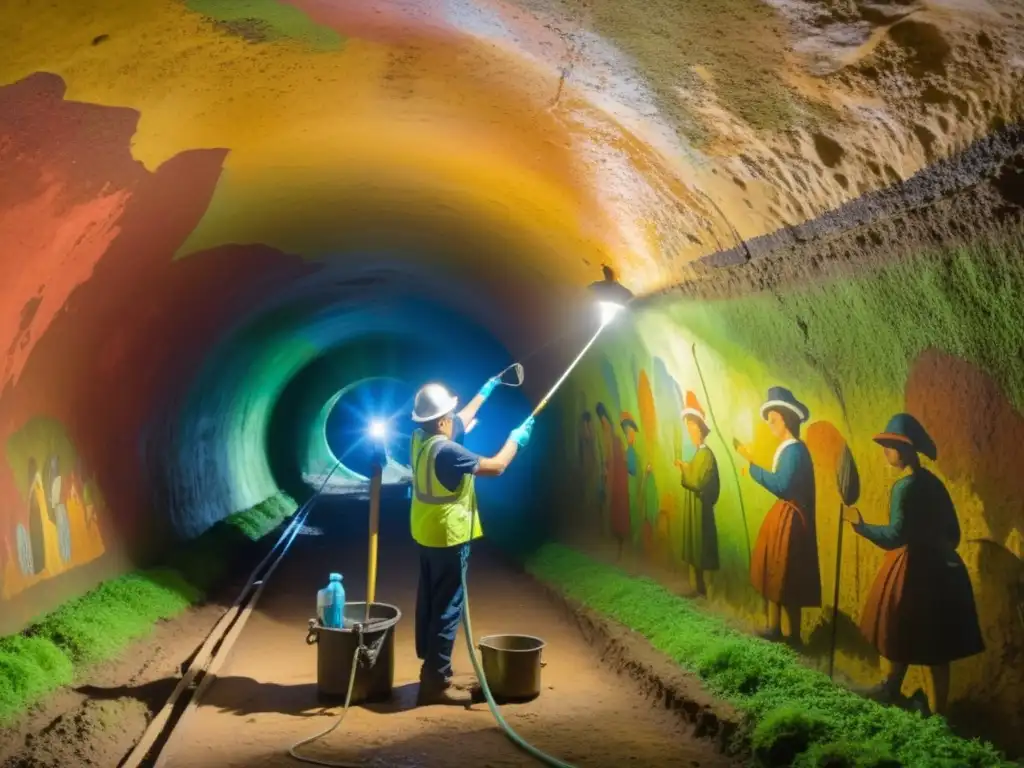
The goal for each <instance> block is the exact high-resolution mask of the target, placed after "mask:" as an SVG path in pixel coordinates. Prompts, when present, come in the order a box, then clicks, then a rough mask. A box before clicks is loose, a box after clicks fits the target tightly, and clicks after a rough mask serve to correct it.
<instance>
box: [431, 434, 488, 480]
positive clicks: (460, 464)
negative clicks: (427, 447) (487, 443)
mask: <svg viewBox="0 0 1024 768" xmlns="http://www.w3.org/2000/svg"><path fill="white" fill-rule="evenodd" d="M465 436H466V430H465V427H464V425H463V424H462V419H460V418H459V417H458V416H456V417H455V430H454V433H453V435H452V439H451V440H445V441H444V444H443V445H442V446H441V448H440V450H438V452H437V457H436V458H435V459H434V472H436V473H437V479H438V480H440V481H441V485H443V486H444V487H445V488H447V489H448V490H449V491H451V492H452V493H454V492H455V489H457V488H458V487H459V483H461V482H462V478H463V476H464V475H475V474H476V471H477V470H478V469H479V468H480V457H479V456H477V455H476V454H475V453H473V452H472V451H470V450H469V449H467V448H465V447H464V446H463V445H462V440H463V438H465Z"/></svg>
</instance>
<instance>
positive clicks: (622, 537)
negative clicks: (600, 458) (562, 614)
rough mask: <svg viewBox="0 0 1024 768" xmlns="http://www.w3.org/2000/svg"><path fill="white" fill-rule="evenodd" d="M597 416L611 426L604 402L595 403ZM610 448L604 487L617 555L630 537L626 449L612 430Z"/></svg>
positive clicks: (609, 435) (606, 455)
mask: <svg viewBox="0 0 1024 768" xmlns="http://www.w3.org/2000/svg"><path fill="white" fill-rule="evenodd" d="M597 417H598V418H599V419H600V420H601V423H602V425H604V424H607V425H608V427H609V428H611V423H612V422H611V419H610V418H609V415H608V408H607V407H606V406H605V404H604V403H598V404H597ZM608 438H609V443H610V446H611V450H610V451H608V453H606V454H605V460H606V462H607V465H606V466H607V481H606V484H605V487H606V489H607V494H608V500H607V503H608V515H609V518H610V523H611V534H612V537H613V538H614V539H615V540H616V541H618V544H619V556H620V557H621V556H622V550H623V548H624V547H625V544H626V542H627V541H629V539H630V534H631V531H630V520H629V465H628V464H627V459H626V451H625V449H624V448H623V447H622V440H621V439H619V436H618V435H616V434H615V432H614V430H611V431H610V434H608Z"/></svg>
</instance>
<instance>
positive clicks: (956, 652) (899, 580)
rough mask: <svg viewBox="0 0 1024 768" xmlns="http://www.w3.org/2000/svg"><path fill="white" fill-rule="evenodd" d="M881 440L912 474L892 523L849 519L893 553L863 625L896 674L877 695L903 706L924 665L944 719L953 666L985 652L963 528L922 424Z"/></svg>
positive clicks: (903, 419) (933, 704) (906, 420)
mask: <svg viewBox="0 0 1024 768" xmlns="http://www.w3.org/2000/svg"><path fill="white" fill-rule="evenodd" d="M874 440H875V442H876V443H878V444H879V445H880V446H882V448H883V449H884V451H885V459H886V461H888V462H889V464H890V465H891V466H893V467H895V468H896V469H899V470H905V471H907V472H908V473H909V474H907V475H906V476H905V477H902V478H900V480H898V481H897V482H896V484H895V485H893V488H892V494H891V496H890V500H889V522H888V523H887V524H885V525H871V524H869V523H866V522H864V518H863V517H862V516H861V514H860V512H859V511H858V510H857V509H856V508H855V507H850V508H848V509H847V510H846V512H845V513H844V517H845V518H846V519H847V520H848V521H849V522H850V523H851V524H852V525H853V530H854V531H856V533H857V534H858V535H860V536H863V537H864V538H865V539H867V540H868V541H870V542H871V543H872V544H874V545H875V546H878V547H881V548H882V549H884V550H887V554H886V556H885V560H884V562H883V563H882V567H881V569H880V570H879V572H878V576H877V577H876V578H875V582H874V585H873V586H872V587H871V591H870V592H869V593H868V598H867V601H866V603H865V604H864V612H863V615H862V616H861V622H860V626H861V631H862V632H863V633H864V636H865V637H866V638H867V639H868V640H869V641H870V642H871V643H873V644H874V646H875V647H876V648H877V649H878V653H879V654H880V655H881V656H882V657H883V658H884V659H886V660H888V661H889V662H890V664H891V671H890V673H889V675H888V677H886V679H885V680H884V681H883V682H882V683H880V684H879V685H878V686H876V687H875V688H874V689H872V690H871V692H870V693H869V695H871V696H872V698H875V699H877V700H880V701H884V702H892V701H896V700H898V699H899V697H900V689H901V688H902V687H903V681H904V678H905V677H906V675H907V668H908V667H909V666H910V665H911V664H917V665H922V666H924V667H927V668H928V673H929V674H928V675H927V687H928V688H929V690H928V691H927V696H928V706H929V708H930V710H931V712H934V713H940V714H941V713H944V712H945V710H946V705H947V703H948V700H949V683H950V662H952V661H956V660H957V659H964V658H967V657H968V656H974V655H975V654H978V653H981V652H982V651H983V650H984V649H985V645H984V642H983V640H982V637H981V628H980V626H979V623H978V611H977V607H976V606H975V603H974V592H973V590H972V588H971V579H970V575H969V574H968V573H967V567H966V566H965V565H964V561H963V560H962V559H961V558H960V555H959V554H957V551H956V548H957V547H958V546H959V544H960V523H959V521H958V520H957V515H956V509H955V508H954V506H953V500H952V499H951V498H950V496H949V492H948V491H947V490H946V487H945V485H943V483H942V481H941V480H939V478H937V477H936V476H935V475H933V474H932V473H931V472H929V471H928V470H927V469H925V468H924V467H922V466H921V460H920V455H924V456H927V457H928V458H929V459H932V460H933V461H934V460H935V459H936V458H937V456H938V451H937V449H936V447H935V443H934V442H933V441H932V439H931V437H930V436H929V435H928V433H927V431H925V428H924V427H923V426H921V424H920V422H918V421H917V419H915V418H914V417H913V416H910V415H909V414H906V413H900V414H897V415H895V416H893V417H892V418H891V419H890V420H889V423H888V424H887V425H886V427H885V431H884V432H882V433H881V434H878V435H875V438H874ZM919 454H920V455H919Z"/></svg>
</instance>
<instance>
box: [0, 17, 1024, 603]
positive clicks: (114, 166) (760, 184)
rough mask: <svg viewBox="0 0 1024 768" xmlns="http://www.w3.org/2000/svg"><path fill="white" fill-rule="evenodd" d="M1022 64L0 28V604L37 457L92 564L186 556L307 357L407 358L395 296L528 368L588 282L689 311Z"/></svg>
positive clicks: (945, 57) (127, 26) (336, 20)
mask: <svg viewBox="0 0 1024 768" xmlns="http://www.w3.org/2000/svg"><path fill="white" fill-rule="evenodd" d="M1022 33H1024V7H1022V6H1021V4H1020V2H1019V0H991V2H989V1H987V0H983V1H979V2H970V3H967V2H960V1H959V0H932V1H923V2H906V0H892V1H891V2H888V3H886V2H872V3H869V2H861V1H860V0H856V1H854V0H820V1H818V2H812V1H811V0H775V1H774V2H762V1H761V0H691V1H688V2H676V1H674V0H659V1H657V2H648V3H645V4H642V5H637V4H630V3H623V2H619V0H590V1H589V2H587V3H579V2H573V1H571V0H545V1H543V2H542V1H541V0H519V2H507V1H506V0H367V1H366V2H352V1H351V0H348V1H346V2H342V0H290V1H289V2H284V1H279V0H244V1H243V0H134V1H133V2H125V1H124V0H79V1H78V2H75V3H62V4H56V3H52V4H44V5H40V4H38V3H32V2H29V0H9V2H7V3H6V4H5V6H4V13H3V14H2V17H0V49H2V50H3V55H2V57H0V244H2V248H3V250H2V258H0V343H2V344H3V345H4V348H5V349H6V352H5V354H4V360H3V370H2V374H0V391H2V396H0V431H2V435H0V437H2V439H3V440H4V441H5V445H6V448H7V453H8V464H9V467H7V468H6V469H5V470H4V471H2V472H0V503H2V504H3V505H4V506H5V507H6V508H9V509H11V510H15V511H14V512H10V513H9V517H10V520H7V521H5V522H4V525H3V528H2V530H0V540H2V542H3V549H2V550H0V554H3V557H4V558H5V563H6V564H5V565H4V568H5V570H4V571H3V573H4V579H5V580H6V584H7V586H5V587H4V588H3V589H4V595H5V596H10V595H12V594H16V593H18V592H20V591H21V590H24V589H27V588H28V587H30V586H31V585H32V584H35V583H37V582H38V579H36V577H35V576H31V577H28V576H25V573H21V574H19V573H18V572H17V570H16V566H11V563H12V562H15V561H17V557H16V553H17V551H20V550H19V549H18V548H19V547H20V546H21V544H20V543H19V542H20V541H21V539H18V538H17V536H21V535H22V534H21V533H18V534H17V536H16V535H15V528H16V525H15V523H16V522H17V521H19V520H20V521H21V522H18V523H17V524H18V525H22V527H24V526H26V525H28V522H27V519H23V518H24V515H23V514H22V509H23V507H24V505H25V504H26V501H25V500H26V499H27V498H28V495H29V494H30V493H31V491H30V489H31V488H33V487H35V485H33V483H36V484H38V483H41V482H42V481H37V480H35V479H33V478H35V475H33V474H31V471H30V470H28V469H26V467H35V466H37V464H38V463H39V462H42V461H44V459H43V458H42V457H43V456H44V455H45V454H47V452H48V451H49V452H52V451H53V450H55V449H53V448H52V446H53V445H56V444H58V443H59V444H60V445H65V444H66V445H67V446H70V447H68V448H67V451H68V456H69V457H71V458H69V459H68V461H70V462H71V464H72V465H74V466H76V467H77V468H76V470H75V472H76V473H77V474H76V475H75V478H76V479H77V481H79V482H80V483H84V484H85V485H86V486H88V485H89V483H95V484H98V485H97V487H101V488H102V489H103V494H102V496H103V498H102V506H103V507H104V508H107V509H109V515H108V518H109V519H108V521H107V522H106V523H104V526H106V527H105V528H104V530H103V532H102V536H100V534H96V536H97V537H100V538H102V539H103V541H104V542H106V544H96V546H95V547H94V550H95V552H103V551H104V547H106V548H107V549H110V548H112V547H113V546H114V544H113V542H115V541H117V540H125V541H128V540H133V539H134V538H137V536H138V535H139V531H140V530H141V529H143V528H145V525H146V524H145V523H144V522H143V521H144V520H145V519H146V514H143V513H140V510H141V511H142V512H146V511H147V510H151V509H153V508H161V507H166V508H167V509H169V510H170V511H171V514H170V520H171V521H172V522H173V523H174V524H175V525H176V526H177V527H178V528H184V529H188V530H190V531H192V532H195V531H197V530H199V529H201V528H202V527H203V525H205V524H208V523H209V522H211V521H212V520H213V519H215V518H216V517H217V516H218V515H222V514H223V513H224V511H225V508H231V509H238V508H240V507H242V506H244V505H245V504H253V503H256V502H257V501H259V500H260V498H262V497H264V496H265V495H266V494H267V493H269V492H272V491H273V489H274V484H273V480H272V478H271V473H270V470H269V468H268V467H267V466H266V461H265V459H264V458H260V455H259V454H260V453H261V452H265V445H264V440H265V432H266V425H267V421H268V420H269V418H270V412H271V410H272V407H273V403H274V402H275V400H276V399H277V398H278V397H279V396H280V394H281V392H282V391H283V389H284V388H285V387H286V385H287V382H288V380H289V379H290V378H291V377H292V376H294V375H295V374H296V373H297V372H299V371H300V370H302V369H303V368H304V366H307V365H308V364H309V363H310V361H311V360H314V359H315V358H317V357H318V356H321V355H323V354H325V353H327V352H328V351H329V350H331V349H333V348H336V347H338V346H339V345H340V346H344V345H346V344H350V343H353V342H354V340H356V339H358V338H359V337H360V336H361V335H366V334H370V333H388V332H392V331H394V332H398V331H399V330H401V329H403V328H404V329H406V330H408V329H409V328H412V329H414V335H415V334H418V336H419V338H421V339H425V338H427V337H428V336H430V337H433V336H436V334H437V333H438V331H437V329H436V328H435V326H434V319H433V318H434V315H431V314H430V312H429V311H427V310H410V309H409V305H408V301H409V300H410V299H412V298H414V297H415V298H416V299H417V300H426V301H428V302H432V303H433V305H436V306H437V307H442V308H443V307H448V308H457V309H458V311H459V312H461V313H462V314H463V315H464V317H465V322H466V323H470V324H476V325H478V326H479V327H481V328H483V329H484V330H486V331H487V332H488V333H489V334H491V335H492V336H493V337H494V338H495V339H497V341H498V342H500V343H501V344H503V345H504V346H505V347H506V348H507V349H508V350H509V351H510V353H511V354H512V355H524V354H528V353H529V352H530V351H532V350H534V349H536V348H537V347H538V346H541V345H543V344H545V343H547V342H548V341H550V339H551V338H552V336H555V335H557V334H559V333H565V332H567V329H572V328H573V327H575V326H574V325H573V324H574V323H578V319H579V316H580V310H581V308H582V307H583V306H584V305H585V304H584V302H585V293H584V292H583V290H582V288H583V287H584V286H585V285H587V284H588V283H590V282H591V281H593V280H595V279H597V278H598V277H599V276H600V272H599V267H600V266H601V265H602V264H608V265H611V266H613V267H614V268H615V269H616V270H617V271H618V274H619V275H620V276H621V277H622V279H623V281H624V282H625V283H626V284H627V285H628V286H629V287H630V288H631V289H633V290H634V291H635V292H636V293H637V294H640V295H643V294H648V293H652V292H656V291H659V290H662V289H665V288H667V287H669V286H672V285H675V284H679V283H685V282H687V281H691V280H693V279H694V278H695V276H696V275H697V274H698V273H697V272H695V268H694V265H695V264H696V263H697V262H698V261H699V260H701V259H703V258H704V257H708V256H709V255H712V254H716V253H720V252H723V251H729V250H730V249H736V248H738V247H739V244H740V243H741V241H751V240H752V239H756V238H757V237H758V236H760V235H766V234H770V233H776V232H780V231H790V230H793V229H794V228H795V227H797V226H798V225H800V224H801V223H802V222H806V221H808V220H812V219H814V218H815V217H818V216H820V215H821V214H822V213H824V212H826V211H829V210H833V209H836V208H837V207H838V206H841V205H842V204H844V203H845V202H848V201H851V200H853V199H855V198H858V197H859V196H862V195H863V194H864V193H867V192H871V191H872V190H878V189H882V188H885V187H891V186H892V185H896V184H897V183H898V182H900V181H902V180H906V179H908V178H910V177H911V176H912V175H913V174H915V173H916V172H918V171H919V170H920V169H922V168H924V167H925V166H926V165H928V164H929V163H932V162H934V161H937V160H939V159H941V158H943V157H945V156H947V155H949V154H950V153H953V152H955V151H959V150H961V149H964V148H966V147H968V146H970V145H971V144H972V142H975V141H976V140H978V139H980V138H981V137H984V136H986V135H987V134H990V133H991V132H992V131H994V130H996V129H999V128H1000V127H1002V126H1003V125H1004V124H1009V123H1013V122H1014V121H1017V120H1019V119H1020V117H1021V113H1022V111H1024V102H1022V92H1024V89H1022V87H1021V78H1022V73H1024V50H1022V48H1024V34H1022ZM958 179H959V180H958ZM968 182H969V178H967V177H964V178H963V179H960V178H959V177H957V178H954V179H953V180H952V182H950V183H951V184H952V185H953V186H956V184H958V183H959V184H961V185H962V184H966V183H968ZM743 247H744V248H746V247H747V246H746V245H744V246H743ZM424 312H426V314H424ZM474 375H475V374H474ZM528 379H529V380H528V383H527V387H528V388H532V389H531V392H530V393H531V394H532V395H533V396H536V395H537V394H539V392H538V390H537V389H536V388H537V387H538V386H539V384H538V382H542V381H544V380H545V377H544V376H539V377H538V376H536V375H534V376H533V377H528ZM341 385H343V382H339V386H341ZM335 391H336V390H335ZM25 430H29V432H26V431H25ZM33 430H34V431H33ZM19 435H20V436H21V437H18V436H19ZM25 435H29V437H24V436H25ZM15 438H17V440H22V442H18V441H17V440H16V439H15ZM23 438H24V439H23ZM12 441H13V442H12ZM25 441H27V442H25ZM55 441H56V442H55ZM61 441H63V442H61ZM25 445H38V446H41V447H37V448H31V449H30V448H23V447H17V446H25ZM12 446H15V447H13V448H12ZM47 446H50V447H47ZM140 446H141V450H140ZM225 446H228V447H225ZM62 450H63V449H62ZM36 454H38V456H37V455H36ZM62 455H63V454H62ZM8 470H9V471H8ZM40 487H41V486H40ZM94 498H99V497H94ZM96 503H97V504H99V503H100V502H98V501H97V502H96ZM195 510H200V511H199V512H197V511H195ZM101 518H102V515H101ZM184 518H187V519H184ZM19 530H20V529H19ZM90 535H92V534H90ZM97 541H99V538H97ZM12 569H14V570H12ZM60 571H61V568H55V569H52V572H49V571H48V572H47V573H49V575H53V574H54V573H58V572H60Z"/></svg>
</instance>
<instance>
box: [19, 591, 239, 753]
mask: <svg viewBox="0 0 1024 768" xmlns="http://www.w3.org/2000/svg"><path fill="white" fill-rule="evenodd" d="M246 575H247V574H246ZM244 580H245V577H244V576H243V577H242V578H241V581H240V582H239V583H237V584H236V583H235V581H236V579H232V580H231V581H230V582H229V583H228V584H225V585H224V587H223V589H222V590H218V592H217V595H216V598H217V599H214V600H211V601H210V602H209V603H207V604H205V605H201V606H198V607H196V608H194V609H192V610H190V611H188V612H186V613H185V614H183V615H182V616H180V617H178V618H177V619H174V620H173V621H167V622H162V623H161V624H159V625H158V626H157V627H156V628H155V629H154V631H153V633H152V634H151V635H150V636H148V637H147V638H144V639H143V640H140V641H139V642H137V643H135V644H134V645H132V646H130V647H129V648H128V649H126V650H125V652H124V653H123V654H122V655H121V656H120V657H119V658H117V659H115V660H113V661H110V662H107V663H105V664H99V665H97V666H95V667H94V668H93V669H92V670H91V671H90V672H89V674H88V676H87V677H86V678H85V679H83V680H81V681H79V682H78V684H77V685H76V686H75V687H73V688H65V689H63V690H60V691H58V692H56V693H55V694H54V695H52V696H50V697H49V698H47V699H46V700H44V701H43V702H41V703H40V704H39V705H37V706H36V707H35V708H34V709H33V710H32V711H31V712H29V713H28V714H27V715H26V716H25V717H24V718H23V719H22V720H21V721H20V722H19V723H17V724H16V725H14V726H12V727H10V728H5V729H0V766H2V768H63V767H64V766H76V767H77V766H81V767H82V768H85V766H97V768H111V766H115V765H117V764H118V763H120V762H121V760H122V759H123V758H124V756H125V755H126V754H127V753H128V752H129V751H130V750H131V748H132V747H133V746H134V744H135V742H136V741H137V740H138V739H139V737H141V736H142V734H143V732H144V731H145V729H146V726H147V724H148V723H149V720H150V718H151V717H152V715H153V713H154V712H155V711H157V710H159V709H160V707H161V706H162V705H163V702H164V701H165V700H166V698H167V696H169V695H170V693H171V691H172V690H173V689H174V686H175V684H176V683H177V677H178V675H179V669H180V667H181V664H182V663H183V662H185V661H186V660H187V659H188V658H189V657H190V656H191V655H192V653H193V652H194V651H195V649H196V648H197V647H198V646H199V645H201V644H202V642H203V639H204V638H205V637H206V635H207V634H208V633H209V631H210V629H211V628H212V627H213V625H214V624H215V623H216V621H217V619H218V618H219V617H220V616H221V614H222V613H223V611H224V610H225V605H223V604H221V602H220V599H223V598H224V597H227V596H229V595H233V594H236V593H237V592H238V590H239V589H240V588H241V583H242V582H244Z"/></svg>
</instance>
